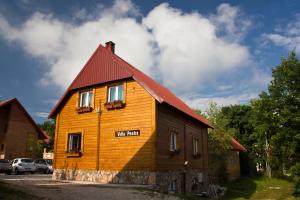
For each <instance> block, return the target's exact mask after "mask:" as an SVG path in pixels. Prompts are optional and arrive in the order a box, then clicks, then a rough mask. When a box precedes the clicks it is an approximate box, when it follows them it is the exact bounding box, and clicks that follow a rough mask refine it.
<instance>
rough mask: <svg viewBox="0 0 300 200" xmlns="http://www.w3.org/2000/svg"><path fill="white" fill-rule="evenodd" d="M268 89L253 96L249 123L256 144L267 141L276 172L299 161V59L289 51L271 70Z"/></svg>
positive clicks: (269, 158)
mask: <svg viewBox="0 0 300 200" xmlns="http://www.w3.org/2000/svg"><path fill="white" fill-rule="evenodd" d="M272 77H273V80H272V81H271V83H270V85H269V87H268V91H267V92H262V93H261V94H260V96H259V99H256V100H253V101H252V102H251V105H252V107H253V118H252V123H253V125H254V127H255V128H254V136H255V138H256V140H257V145H259V146H260V147H261V148H262V147H263V146H265V144H264V143H265V141H266V140H267V141H268V142H269V145H270V148H269V149H267V151H268V152H269V157H268V159H267V158H266V154H264V155H262V156H263V157H264V160H267V161H268V162H269V163H270V166H271V168H272V171H273V172H275V174H279V175H280V174H284V171H286V170H288V169H290V168H291V167H293V166H294V165H296V163H297V162H299V161H300V139H299V138H300V132H299V131H300V62H299V59H298V58H297V57H296V54H295V52H291V53H290V54H289V56H288V58H286V59H282V61H281V64H280V65H279V66H277V67H275V68H274V69H273V71H272Z"/></svg>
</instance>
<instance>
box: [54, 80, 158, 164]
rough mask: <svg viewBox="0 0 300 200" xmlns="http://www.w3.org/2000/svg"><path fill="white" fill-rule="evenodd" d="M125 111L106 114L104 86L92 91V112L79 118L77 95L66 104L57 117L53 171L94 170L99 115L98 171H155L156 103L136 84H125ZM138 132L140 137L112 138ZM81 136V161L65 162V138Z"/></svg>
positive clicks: (128, 81)
mask: <svg viewBox="0 0 300 200" xmlns="http://www.w3.org/2000/svg"><path fill="white" fill-rule="evenodd" d="M124 90H125V91H124V95H125V103H126V105H125V107H124V108H121V109H115V110H107V109H106V108H105V107H104V103H106V99H107V86H106V85H102V86H97V87H96V88H95V90H94V110H93V111H92V112H87V113H81V114H78V113H77V112H76V111H75V108H76V105H77V104H78V91H77V92H75V93H73V94H72V95H71V96H70V98H69V99H68V100H67V102H66V103H65V105H64V107H63V108H62V110H61V112H60V116H59V122H58V123H59V125H58V130H57V140H56V144H55V145H56V151H55V156H56V157H55V159H56V168H78V169H86V170H95V169H96V168H97V166H96V163H97V153H96V152H97V134H98V113H97V112H96V109H97V108H99V109H100V110H101V115H100V146H99V152H100V153H99V157H100V159H99V167H100V169H101V170H140V169H147V170H153V169H154V168H155V159H154V158H155V153H154V152H155V149H154V146H155V142H154V128H153V117H152V115H153V110H155V108H153V106H155V103H153V102H155V100H154V98H152V96H151V95H150V94H149V93H148V92H147V91H145V90H144V89H143V88H142V87H141V86H140V85H139V84H138V83H137V82H135V81H133V80H127V81H125V83H124ZM135 129H139V130H140V136H131V137H115V132H116V131H122V130H135ZM77 131H79V132H81V131H82V132H83V133H84V138H83V146H84V147H83V149H84V150H83V153H82V156H81V157H75V158H67V154H66V145H67V141H66V140H67V137H66V134H67V133H69V132H77Z"/></svg>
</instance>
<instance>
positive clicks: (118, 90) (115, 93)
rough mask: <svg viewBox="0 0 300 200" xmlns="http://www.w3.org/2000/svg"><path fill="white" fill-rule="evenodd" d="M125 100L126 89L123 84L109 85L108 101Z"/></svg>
mask: <svg viewBox="0 0 300 200" xmlns="http://www.w3.org/2000/svg"><path fill="white" fill-rule="evenodd" d="M118 100H119V101H123V100H124V89H123V85H114V86H110V87H108V98H107V102H114V101H118Z"/></svg>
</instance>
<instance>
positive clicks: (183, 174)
mask: <svg viewBox="0 0 300 200" xmlns="http://www.w3.org/2000/svg"><path fill="white" fill-rule="evenodd" d="M52 179H53V180H72V181H90V182H98V183H104V184H134V185H153V186H154V188H156V189H158V190H159V191H160V192H162V193H184V192H188V193H198V192H203V191H206V189H207V185H208V178H207V174H206V173H203V172H202V171H199V170H185V171H184V170H173V171H157V172H151V171H137V170H134V171H129V170H126V171H110V170H99V171H95V170H77V169H55V170H54V172H53V175H52ZM172 184H173V185H172Z"/></svg>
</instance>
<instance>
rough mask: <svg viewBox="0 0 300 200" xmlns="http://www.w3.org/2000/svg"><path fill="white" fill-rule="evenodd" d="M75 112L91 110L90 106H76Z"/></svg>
mask: <svg viewBox="0 0 300 200" xmlns="http://www.w3.org/2000/svg"><path fill="white" fill-rule="evenodd" d="M76 111H77V113H85V112H92V111H93V108H92V107H77V108H76Z"/></svg>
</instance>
